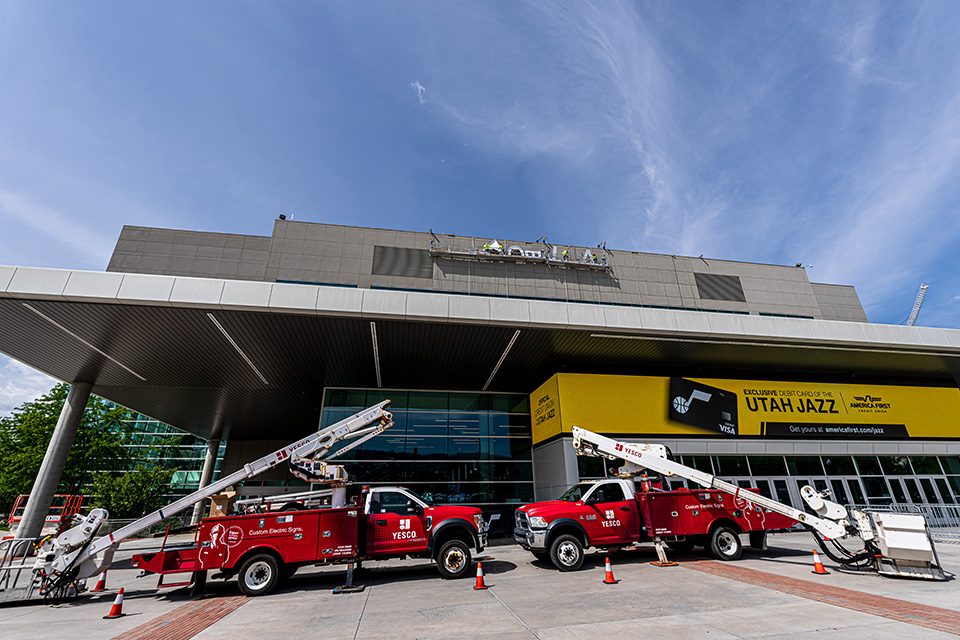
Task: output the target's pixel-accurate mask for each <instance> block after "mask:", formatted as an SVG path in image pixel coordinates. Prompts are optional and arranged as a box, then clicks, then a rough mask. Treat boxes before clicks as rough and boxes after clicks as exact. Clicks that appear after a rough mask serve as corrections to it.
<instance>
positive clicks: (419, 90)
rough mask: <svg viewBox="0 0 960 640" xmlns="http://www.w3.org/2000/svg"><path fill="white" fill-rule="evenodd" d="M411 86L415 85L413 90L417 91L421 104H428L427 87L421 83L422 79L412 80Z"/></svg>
mask: <svg viewBox="0 0 960 640" xmlns="http://www.w3.org/2000/svg"><path fill="white" fill-rule="evenodd" d="M410 86H411V87H413V90H414V91H416V92H417V100H419V101H420V104H427V98H426V93H427V88H426V87H424V86H423V85H422V84H420V81H419V80H417V81H416V82H411V83H410Z"/></svg>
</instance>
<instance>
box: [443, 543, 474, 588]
mask: <svg viewBox="0 0 960 640" xmlns="http://www.w3.org/2000/svg"><path fill="white" fill-rule="evenodd" d="M436 560H437V569H439V570H440V575H441V576H442V577H444V578H447V579H448V580H450V579H454V578H462V577H463V576H465V575H467V572H468V571H469V570H470V548H469V547H467V545H466V544H464V543H463V541H461V540H450V541H448V542H445V543H443V545H442V546H441V547H440V551H438V552H437V558H436Z"/></svg>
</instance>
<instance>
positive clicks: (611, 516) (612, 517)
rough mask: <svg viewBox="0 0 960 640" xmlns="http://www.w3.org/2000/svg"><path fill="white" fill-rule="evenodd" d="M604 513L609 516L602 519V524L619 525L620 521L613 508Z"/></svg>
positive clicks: (608, 525)
mask: <svg viewBox="0 0 960 640" xmlns="http://www.w3.org/2000/svg"><path fill="white" fill-rule="evenodd" d="M603 515H605V516H606V517H607V519H606V520H601V521H600V524H601V525H602V526H604V527H619V526H620V521H619V520H617V519H616V517H615V514H614V513H613V511H612V510H607V511H604V513H603Z"/></svg>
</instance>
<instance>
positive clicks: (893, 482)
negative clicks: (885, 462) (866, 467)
mask: <svg viewBox="0 0 960 640" xmlns="http://www.w3.org/2000/svg"><path fill="white" fill-rule="evenodd" d="M881 462H882V460H881ZM887 480H889V481H890V489H891V490H892V491H893V497H894V499H895V500H896V501H897V502H907V494H906V492H905V491H904V490H903V483H902V482H900V479H899V478H887Z"/></svg>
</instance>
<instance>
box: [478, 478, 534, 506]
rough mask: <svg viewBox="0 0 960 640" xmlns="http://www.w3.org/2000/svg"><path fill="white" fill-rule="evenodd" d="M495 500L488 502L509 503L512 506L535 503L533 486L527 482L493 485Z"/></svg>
mask: <svg viewBox="0 0 960 640" xmlns="http://www.w3.org/2000/svg"><path fill="white" fill-rule="evenodd" d="M490 488H491V489H492V491H493V499H492V500H487V502H507V503H511V504H517V503H521V504H522V503H526V502H532V501H533V485H532V484H530V483H527V482H504V483H499V484H492V485H490Z"/></svg>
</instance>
